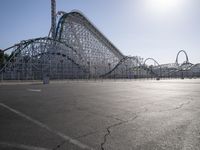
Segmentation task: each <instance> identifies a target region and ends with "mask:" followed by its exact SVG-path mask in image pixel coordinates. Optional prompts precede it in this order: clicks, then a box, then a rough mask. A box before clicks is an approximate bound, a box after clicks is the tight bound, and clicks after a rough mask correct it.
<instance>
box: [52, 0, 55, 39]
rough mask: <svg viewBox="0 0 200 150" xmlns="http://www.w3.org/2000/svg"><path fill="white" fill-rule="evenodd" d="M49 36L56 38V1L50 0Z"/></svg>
mask: <svg viewBox="0 0 200 150" xmlns="http://www.w3.org/2000/svg"><path fill="white" fill-rule="evenodd" d="M51 36H52V38H53V39H55V38H56V0H51Z"/></svg>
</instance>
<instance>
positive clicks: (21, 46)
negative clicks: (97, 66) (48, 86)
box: [0, 37, 88, 73]
mask: <svg viewBox="0 0 200 150" xmlns="http://www.w3.org/2000/svg"><path fill="white" fill-rule="evenodd" d="M41 41H42V42H41ZM44 41H46V43H48V42H47V41H51V42H56V43H57V44H61V45H64V46H65V47H68V48H70V49H71V50H72V51H74V52H75V53H76V54H77V55H78V56H79V58H80V57H81V56H80V55H79V54H78V53H77V51H76V50H74V49H73V47H71V46H69V45H67V44H66V43H64V42H60V41H58V40H54V39H52V38H49V37H41V38H35V39H30V40H26V41H23V42H21V43H18V44H15V45H13V46H11V47H9V48H7V49H4V50H3V52H5V51H8V50H10V49H12V48H14V47H17V48H16V49H15V50H14V51H12V55H11V57H10V58H9V60H8V62H7V63H6V64H5V65H4V66H3V67H2V68H1V70H0V73H1V72H2V71H3V70H4V69H5V67H6V66H7V65H9V63H11V61H12V59H13V58H14V57H16V56H17V55H19V54H20V53H21V51H23V50H24V49H25V48H26V47H28V46H29V45H30V44H36V43H45V42H44ZM43 54H51V55H60V56H62V57H63V58H67V59H68V60H70V61H71V62H72V63H73V64H75V65H76V66H77V67H78V68H79V69H82V70H83V71H84V72H85V73H86V72H87V73H88V71H87V70H86V69H85V68H84V67H83V66H81V64H80V63H77V62H76V61H75V60H74V59H72V58H71V57H70V56H67V55H66V54H62V53H56V52H55V53H54V52H52V53H49V52H45V53H40V54H38V55H35V57H37V56H40V55H43ZM80 60H81V58H80Z"/></svg>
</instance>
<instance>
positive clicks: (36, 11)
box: [0, 0, 200, 63]
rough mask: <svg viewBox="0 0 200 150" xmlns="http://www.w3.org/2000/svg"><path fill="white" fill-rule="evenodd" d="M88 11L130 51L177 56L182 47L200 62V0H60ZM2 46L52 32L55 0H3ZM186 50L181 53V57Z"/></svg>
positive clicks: (164, 58)
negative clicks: (50, 29) (52, 5)
mask: <svg viewBox="0 0 200 150" xmlns="http://www.w3.org/2000/svg"><path fill="white" fill-rule="evenodd" d="M73 9H78V10H80V11H82V12H83V13H84V14H85V16H87V18H89V19H90V20H91V21H92V22H93V23H94V24H95V25H96V26H97V27H98V29H99V30H100V31H102V32H103V33H104V35H106V37H107V38H108V39H109V40H110V41H112V43H114V45H115V46H116V47H118V48H119V49H120V50H121V51H122V53H124V54H125V55H134V56H135V55H138V56H141V57H143V58H147V57H153V58H155V59H156V60H158V62H160V63H169V62H174V61H175V57H176V53H177V52H178V51H179V50H180V49H184V50H186V51H187V53H188V55H189V59H190V61H191V62H193V63H197V62H200V0H57V11H58V10H62V11H66V12H69V11H71V10H73ZM0 19H1V20H0V24H1V25H0V48H2V49H4V48H7V47H9V46H11V45H13V44H15V43H17V42H19V41H21V40H26V39H29V38H36V37H43V36H47V35H48V32H49V28H50V22H51V20H50V19H51V17H50V0H1V1H0ZM182 60H184V55H183V54H181V55H180V61H182Z"/></svg>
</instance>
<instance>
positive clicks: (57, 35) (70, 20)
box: [0, 0, 200, 80]
mask: <svg viewBox="0 0 200 150" xmlns="http://www.w3.org/2000/svg"><path fill="white" fill-rule="evenodd" d="M51 14H52V15H51V29H50V34H49V36H47V37H40V38H35V39H29V40H24V41H21V42H20V43H18V44H15V45H13V46H11V47H9V48H7V49H4V50H1V53H2V52H3V53H5V52H6V51H11V52H12V53H11V56H10V58H9V60H8V61H6V62H5V63H4V65H3V66H2V67H1V68H0V78H1V80H40V79H43V78H44V77H46V76H48V77H50V79H89V78H95V79H96V78H131V79H133V78H157V79H159V78H184V77H188V78H192V77H200V64H192V63H190V62H189V59H188V56H187V53H186V52H185V51H184V50H181V51H179V52H178V54H177V57H176V61H175V63H170V64H163V65H162V64H159V63H158V62H157V61H156V60H154V59H153V58H147V59H146V60H144V59H142V58H140V57H137V56H133V57H128V56H124V55H123V54H122V53H121V51H120V50H119V49H117V48H116V47H115V46H114V45H113V44H112V43H111V42H110V41H109V40H108V39H107V38H106V37H105V36H104V35H103V34H102V33H101V32H100V31H99V30H98V29H97V28H96V27H95V26H94V25H93V24H92V23H91V22H90V21H89V19H87V18H86V17H85V16H84V15H83V14H82V13H81V12H78V11H72V12H69V13H66V12H62V11H59V12H58V13H56V2H55V0H51ZM56 18H59V20H58V23H57V21H56ZM180 53H184V54H185V56H186V61H185V62H184V63H181V64H180V63H179V62H178V57H179V54H180ZM148 61H153V62H154V64H155V65H147V62H148Z"/></svg>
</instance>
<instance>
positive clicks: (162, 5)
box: [146, 0, 181, 13]
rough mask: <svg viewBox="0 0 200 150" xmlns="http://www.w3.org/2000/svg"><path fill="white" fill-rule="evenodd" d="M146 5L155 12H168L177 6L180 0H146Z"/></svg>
mask: <svg viewBox="0 0 200 150" xmlns="http://www.w3.org/2000/svg"><path fill="white" fill-rule="evenodd" d="M146 2H147V3H146V4H147V5H146V6H147V7H148V9H150V10H151V11H152V12H155V13H169V12H171V11H175V10H176V9H178V8H179V6H180V2H181V0H147V1H146Z"/></svg>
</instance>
